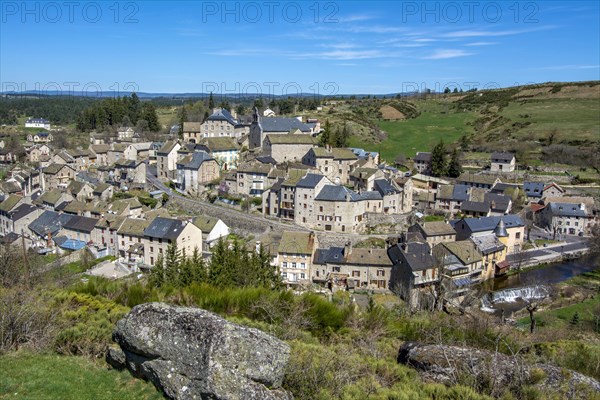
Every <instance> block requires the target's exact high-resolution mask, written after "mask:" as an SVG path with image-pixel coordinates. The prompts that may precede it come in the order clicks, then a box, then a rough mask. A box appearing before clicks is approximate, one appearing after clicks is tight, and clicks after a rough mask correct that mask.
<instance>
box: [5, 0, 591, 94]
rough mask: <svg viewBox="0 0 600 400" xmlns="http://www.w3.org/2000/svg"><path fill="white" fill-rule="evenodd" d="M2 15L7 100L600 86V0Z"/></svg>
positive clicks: (69, 8)
mask: <svg viewBox="0 0 600 400" xmlns="http://www.w3.org/2000/svg"><path fill="white" fill-rule="evenodd" d="M0 7H1V10H0V11H1V19H0V32H1V34H0V71H1V76H0V92H10V91H16V92H25V91H31V90H41V91H51V90H57V91H61V92H71V91H73V90H74V91H83V92H89V91H91V90H97V91H100V92H128V91H135V92H146V93H186V92H194V93H209V92H213V93H220V94H222V95H225V94H227V93H248V92H256V93H262V94H263V95H264V96H270V95H278V96H281V95H286V94H291V93H310V94H315V95H317V94H318V95H339V94H341V93H344V94H352V93H359V94H363V93H364V94H368V93H370V94H385V93H403V92H414V91H424V90H425V88H430V89H431V90H433V91H434V92H440V91H443V89H444V88H445V87H446V86H448V87H450V88H454V87H457V88H460V89H463V91H467V90H469V89H471V88H473V87H477V88H479V89H486V88H497V87H511V86H522V85H525V84H529V83H534V82H570V81H591V80H600V20H599V19H598V17H597V16H598V15H599V14H600V3H599V2H597V1H577V2H575V1H574V2H559V1H540V2H514V3H505V2H492V1H486V2H410V1H405V2H384V1H381V2H377V1H375V2H368V3H364V2H357V1H339V2H330V1H327V2H302V1H299V2H298V1H296V2H295V1H286V2H239V1H238V2H213V1H203V2H185V1H184V2H169V3H168V4H161V3H160V2H135V1H134V2H110V3H103V2H86V3H79V2H73V3H68V2H67V3H59V2H29V3H27V2H6V1H5V2H2V3H1V4H0ZM28 49H29V50H28ZM190 88H192V89H190Z"/></svg>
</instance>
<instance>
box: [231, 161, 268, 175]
mask: <svg viewBox="0 0 600 400" xmlns="http://www.w3.org/2000/svg"><path fill="white" fill-rule="evenodd" d="M272 167H273V166H272V165H271V164H257V163H246V164H242V165H240V166H239V167H238V172H245V173H255V174H259V175H268V174H269V172H270V171H271V168H272Z"/></svg>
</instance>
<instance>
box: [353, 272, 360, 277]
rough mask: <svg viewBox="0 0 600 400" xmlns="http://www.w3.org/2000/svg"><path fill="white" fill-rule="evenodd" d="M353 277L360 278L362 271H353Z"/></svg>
mask: <svg viewBox="0 0 600 400" xmlns="http://www.w3.org/2000/svg"><path fill="white" fill-rule="evenodd" d="M352 277H360V271H352Z"/></svg>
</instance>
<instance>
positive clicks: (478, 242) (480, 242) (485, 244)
mask: <svg viewBox="0 0 600 400" xmlns="http://www.w3.org/2000/svg"><path fill="white" fill-rule="evenodd" d="M471 240H472V241H473V243H475V246H476V247H477V250H479V251H480V252H481V254H483V255H486V254H490V253H496V252H498V251H501V250H503V249H504V248H505V247H506V246H504V244H502V243H501V242H500V240H498V237H497V236H496V235H494V234H489V235H480V236H473V237H472V238H471Z"/></svg>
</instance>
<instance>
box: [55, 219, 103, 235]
mask: <svg viewBox="0 0 600 400" xmlns="http://www.w3.org/2000/svg"><path fill="white" fill-rule="evenodd" d="M97 222H98V220H97V219H95V218H88V217H82V216H79V215H74V216H72V217H71V218H70V219H69V220H68V221H67V222H66V223H65V224H64V225H63V227H64V228H65V229H69V230H72V231H78V232H86V233H91V232H92V231H93V230H94V227H95V226H96V223H97Z"/></svg>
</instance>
